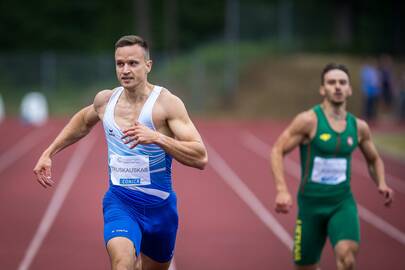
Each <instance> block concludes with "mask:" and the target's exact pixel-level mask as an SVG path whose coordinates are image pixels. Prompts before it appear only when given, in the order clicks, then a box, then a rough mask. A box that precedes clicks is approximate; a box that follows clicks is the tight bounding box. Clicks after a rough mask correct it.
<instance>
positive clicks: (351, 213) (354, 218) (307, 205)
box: [293, 194, 360, 265]
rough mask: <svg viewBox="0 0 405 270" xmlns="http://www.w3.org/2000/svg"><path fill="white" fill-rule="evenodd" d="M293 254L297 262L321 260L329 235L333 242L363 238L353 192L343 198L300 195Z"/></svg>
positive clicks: (307, 263) (303, 263)
mask: <svg viewBox="0 0 405 270" xmlns="http://www.w3.org/2000/svg"><path fill="white" fill-rule="evenodd" d="M298 206H299V210H298V218H297V222H296V227H295V236H294V248H293V258H294V262H295V264H297V265H310V264H316V263H318V262H319V260H320V257H321V253H322V249H323V246H324V245H325V241H326V238H327V237H329V240H330V242H331V243H332V246H333V247H335V246H336V244H337V243H338V242H339V241H341V240H352V241H355V242H357V243H358V242H359V241H360V225H359V218H358V213H357V206H356V202H355V201H354V198H353V196H352V194H349V195H348V196H345V197H343V198H318V197H306V196H298Z"/></svg>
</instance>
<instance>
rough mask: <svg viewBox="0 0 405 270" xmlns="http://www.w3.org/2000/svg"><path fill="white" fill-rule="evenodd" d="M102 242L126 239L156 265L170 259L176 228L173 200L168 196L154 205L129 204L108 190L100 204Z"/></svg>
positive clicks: (137, 251) (171, 196)
mask: <svg viewBox="0 0 405 270" xmlns="http://www.w3.org/2000/svg"><path fill="white" fill-rule="evenodd" d="M103 213H104V241H105V244H106V245H107V243H108V241H109V240H111V239H112V238H114V237H125V238H128V239H130V240H131V241H132V242H133V244H134V247H135V250H136V254H137V256H138V255H139V253H140V252H142V253H143V254H145V255H146V256H148V257H150V258H151V259H153V260H155V261H157V262H161V263H163V262H168V261H170V260H171V259H172V257H173V252H174V247H175V242H176V234H177V228H178V214H177V198H176V194H175V193H174V192H172V193H171V194H170V196H169V197H168V198H167V199H166V200H164V201H163V202H160V203H157V204H155V205H148V206H145V205H139V204H133V203H132V202H131V201H128V200H127V199H125V197H121V196H120V194H119V193H118V194H116V193H114V192H113V191H112V190H111V189H109V190H108V191H107V192H106V194H105V196H104V200H103Z"/></svg>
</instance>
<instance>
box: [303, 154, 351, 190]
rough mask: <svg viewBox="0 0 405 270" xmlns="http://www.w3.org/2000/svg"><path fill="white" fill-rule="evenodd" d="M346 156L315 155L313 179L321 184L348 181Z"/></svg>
mask: <svg viewBox="0 0 405 270" xmlns="http://www.w3.org/2000/svg"><path fill="white" fill-rule="evenodd" d="M346 171H347V160H346V159H345V158H321V157H315V159H314V166H313V169H312V177H311V180H312V181H313V182H316V183H320V184H327V185H337V184H339V183H341V182H343V181H346Z"/></svg>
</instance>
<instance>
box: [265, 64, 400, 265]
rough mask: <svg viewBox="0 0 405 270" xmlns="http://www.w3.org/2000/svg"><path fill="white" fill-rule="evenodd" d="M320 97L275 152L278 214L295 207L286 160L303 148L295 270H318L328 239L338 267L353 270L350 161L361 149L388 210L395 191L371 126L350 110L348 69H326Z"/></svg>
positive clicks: (355, 239) (355, 226) (355, 241)
mask: <svg viewBox="0 0 405 270" xmlns="http://www.w3.org/2000/svg"><path fill="white" fill-rule="evenodd" d="M320 94H321V96H322V97H323V101H322V103H321V104H320V105H317V106H315V107H314V108H312V109H311V110H308V111H305V112H302V113H300V114H298V115H297V116H296V117H295V119H294V120H293V121H292V123H291V124H290V125H289V127H287V129H286V130H284V132H283V133H282V134H281V135H280V137H279V138H278V140H277V142H276V143H275V145H274V148H273V150H272V153H271V165H272V170H273V175H274V181H275V184H276V189H277V195H276V211H277V212H279V213H288V212H289V209H290V208H291V205H292V200H291V195H290V192H289V191H288V188H287V185H286V182H285V178H284V172H283V156H284V155H286V154H287V153H289V152H290V151H292V150H293V149H294V148H295V147H296V146H298V145H299V146H300V154H301V167H302V173H301V175H302V176H301V185H300V188H299V191H298V218H297V222H296V231H295V234H296V235H295V242H294V250H293V256H294V262H295V264H296V269H300V270H315V269H317V268H318V262H319V260H320V256H321V252H322V249H323V246H324V244H325V240H326V237H329V239H330V241H331V243H332V245H333V248H334V251H335V256H336V263H337V269H339V270H343V269H345V270H346V269H354V268H355V256H356V253H357V251H358V249H359V240H360V232H359V220H358V214H357V208H356V203H355V201H354V199H353V195H352V193H351V189H350V161H351V154H352V152H353V150H354V149H355V148H356V147H357V146H359V147H360V150H361V152H362V153H363V155H364V157H365V158H366V160H367V163H368V168H369V172H370V175H371V178H372V179H373V180H374V182H375V184H376V185H377V188H378V190H379V192H380V193H381V194H383V195H384V198H385V205H386V206H388V205H390V204H391V202H392V196H393V192H392V190H391V189H390V188H389V187H388V186H387V184H386V183H385V179H384V165H383V162H382V160H381V158H380V156H379V155H378V153H377V150H376V148H375V145H374V144H373V142H372V141H371V134H370V129H369V127H368V126H367V124H366V122H364V121H363V120H360V119H358V118H356V117H354V116H353V115H352V114H350V113H349V112H347V111H346V100H347V98H348V97H349V96H351V94H352V89H351V86H350V76H349V71H348V69H347V68H346V67H345V66H344V65H338V64H329V65H327V66H326V67H325V68H324V69H323V71H322V74H321V86H320Z"/></svg>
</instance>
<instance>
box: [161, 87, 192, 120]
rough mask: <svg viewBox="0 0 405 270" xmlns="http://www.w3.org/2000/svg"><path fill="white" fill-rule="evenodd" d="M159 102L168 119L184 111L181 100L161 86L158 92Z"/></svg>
mask: <svg viewBox="0 0 405 270" xmlns="http://www.w3.org/2000/svg"><path fill="white" fill-rule="evenodd" d="M159 103H160V105H161V107H162V110H163V111H164V112H165V115H166V118H168V119H170V118H173V117H176V116H179V115H182V114H184V113H185V112H186V108H185V105H184V103H183V101H182V100H181V99H180V98H179V97H178V96H176V95H174V94H172V93H171V92H170V91H169V90H167V89H165V88H163V89H162V92H161V93H160V96H159Z"/></svg>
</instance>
